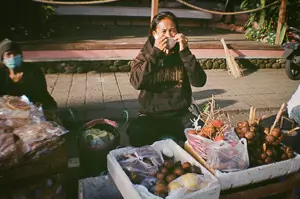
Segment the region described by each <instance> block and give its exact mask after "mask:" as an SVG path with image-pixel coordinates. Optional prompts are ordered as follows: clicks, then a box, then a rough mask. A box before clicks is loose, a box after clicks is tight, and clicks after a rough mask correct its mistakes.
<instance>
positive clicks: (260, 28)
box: [241, 0, 300, 44]
mask: <svg viewBox="0 0 300 199" xmlns="http://www.w3.org/2000/svg"><path fill="white" fill-rule="evenodd" d="M272 2H274V0H243V2H242V4H241V8H242V9H244V10H248V9H253V8H258V7H262V6H264V5H267V4H270V3H272ZM279 7H280V3H278V4H276V5H274V6H271V7H268V8H266V9H264V10H262V11H258V12H254V13H251V14H250V18H249V20H248V21H247V23H246V24H245V26H244V29H245V30H246V33H245V37H246V38H247V39H249V40H256V41H261V42H266V43H270V44H274V43H275V39H276V30H277V21H278V17H279ZM299 10H300V1H299V0H288V4H287V13H286V14H287V20H286V23H285V24H284V25H283V27H282V29H281V34H280V41H281V43H282V42H284V39H285V32H286V29H287V27H288V26H294V27H299V26H300V12H299Z"/></svg>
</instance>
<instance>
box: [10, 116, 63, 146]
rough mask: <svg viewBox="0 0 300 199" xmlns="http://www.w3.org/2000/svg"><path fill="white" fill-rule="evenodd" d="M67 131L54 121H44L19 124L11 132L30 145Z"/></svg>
mask: <svg viewBox="0 0 300 199" xmlns="http://www.w3.org/2000/svg"><path fill="white" fill-rule="evenodd" d="M67 132H68V131H67V130H66V129H64V128H63V127H62V126H60V125H58V124H57V123H56V122H48V121H46V122H40V123H36V124H28V125H25V126H21V127H19V128H16V129H15V130H14V131H13V134H15V135H17V136H19V137H20V139H21V140H22V141H23V142H24V143H25V144H27V145H29V146H31V145H32V144H33V143H36V142H38V141H43V140H49V139H51V138H52V137H56V136H61V135H63V134H65V133H67Z"/></svg>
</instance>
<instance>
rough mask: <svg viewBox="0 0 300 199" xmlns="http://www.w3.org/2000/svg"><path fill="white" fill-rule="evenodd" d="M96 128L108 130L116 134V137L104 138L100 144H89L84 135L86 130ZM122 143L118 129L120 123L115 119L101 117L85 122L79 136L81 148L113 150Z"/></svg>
mask: <svg viewBox="0 0 300 199" xmlns="http://www.w3.org/2000/svg"><path fill="white" fill-rule="evenodd" d="M91 128H96V129H101V130H106V131H107V132H109V133H112V134H113V135H114V139H112V140H106V141H105V140H103V142H101V144H99V145H93V146H91V145H89V144H88V143H87V141H86V138H85V137H84V136H85V135H84V133H85V131H86V130H88V129H91ZM119 143H120V134H119V131H118V124H117V123H116V122H115V121H112V120H108V119H104V118H99V119H94V120H92V121H90V122H88V123H86V124H85V126H84V127H83V128H82V130H81V135H80V137H79V146H80V148H81V149H83V148H84V149H87V150H94V151H106V150H111V149H113V148H115V147H116V146H118V145H119Z"/></svg>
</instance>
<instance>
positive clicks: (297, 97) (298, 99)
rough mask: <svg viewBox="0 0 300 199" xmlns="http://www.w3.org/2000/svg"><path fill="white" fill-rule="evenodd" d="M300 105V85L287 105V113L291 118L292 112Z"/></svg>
mask: <svg viewBox="0 0 300 199" xmlns="http://www.w3.org/2000/svg"><path fill="white" fill-rule="evenodd" d="M299 105H300V84H299V85H298V88H297V90H296V91H295V92H294V94H293V95H292V97H291V99H290V100H289V101H288V103H287V111H288V114H289V117H291V112H292V110H293V108H294V107H296V106H299Z"/></svg>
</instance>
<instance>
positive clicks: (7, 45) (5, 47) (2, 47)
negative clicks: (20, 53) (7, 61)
mask: <svg viewBox="0 0 300 199" xmlns="http://www.w3.org/2000/svg"><path fill="white" fill-rule="evenodd" d="M11 49H19V47H18V46H17V44H16V43H14V42H12V41H11V40H9V39H4V40H3V41H1V42H0V62H2V61H3V60H2V55H3V53H4V52H6V51H9V50H11Z"/></svg>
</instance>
